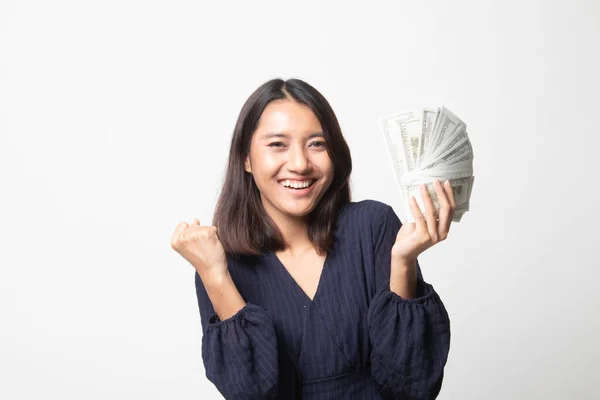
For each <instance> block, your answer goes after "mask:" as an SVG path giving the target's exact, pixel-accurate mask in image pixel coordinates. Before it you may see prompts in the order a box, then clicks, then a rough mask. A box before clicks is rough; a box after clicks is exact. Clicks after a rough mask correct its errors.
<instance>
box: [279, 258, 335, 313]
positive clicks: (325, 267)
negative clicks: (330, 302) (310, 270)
mask: <svg viewBox="0 0 600 400" xmlns="http://www.w3.org/2000/svg"><path fill="white" fill-rule="evenodd" d="M331 251H332V250H330V251H329V252H327V256H326V257H325V261H324V262H323V269H322V270H321V275H320V276H319V282H318V283H317V290H316V291H315V295H314V296H313V298H312V299H311V298H310V297H308V295H307V294H306V292H305V291H304V289H302V287H301V286H300V285H299V284H298V282H296V280H295V279H294V277H293V276H292V275H291V274H290V272H289V271H288V270H287V268H286V267H285V265H283V262H281V260H280V259H279V257H277V254H275V252H270V253H269V256H270V257H271V258H272V259H273V262H274V263H275V265H276V266H277V268H278V269H279V270H280V271H281V273H282V274H283V275H284V276H285V279H286V280H287V281H289V282H290V285H291V286H292V287H293V288H294V291H295V292H297V293H298V295H299V296H300V297H301V298H302V301H305V302H307V303H309V304H314V303H315V302H316V301H317V300H318V299H319V297H321V295H320V293H321V292H322V291H323V290H325V289H324V286H325V279H326V278H327V275H328V274H329V269H330V268H329V266H328V265H329V259H330V256H331Z"/></svg>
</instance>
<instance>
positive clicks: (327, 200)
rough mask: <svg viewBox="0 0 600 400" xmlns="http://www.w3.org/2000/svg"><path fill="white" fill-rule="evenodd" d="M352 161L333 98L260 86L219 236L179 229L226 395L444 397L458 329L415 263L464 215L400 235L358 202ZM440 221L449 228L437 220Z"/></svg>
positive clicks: (213, 370)
mask: <svg viewBox="0 0 600 400" xmlns="http://www.w3.org/2000/svg"><path fill="white" fill-rule="evenodd" d="M351 170H352V162H351V158H350V151H349V149H348V146H347V144H346V141H345V140H344V138H343V136H342V133H341V129H340V126H339V124H338V121H337V118H336V116H335V114H334V112H333V110H332V109H331V107H330V105H329V103H328V102H327V100H326V99H325V98H324V97H323V96H322V95H321V94H320V93H319V92H318V91H317V90H316V89H315V88H313V87H312V86H310V85H309V84H307V83H305V82H303V81H301V80H299V79H290V80H287V81H283V80H281V79H273V80H270V81H268V82H266V83H264V84H263V85H262V86H260V87H259V88H258V89H257V90H256V91H255V92H254V93H253V94H252V95H251V96H250V97H249V98H248V100H247V101H246V103H245V104H244V106H243V108H242V110H241V113H240V116H239V118H238V121H237V124H236V126H235V130H234V133H233V139H232V142H231V149H230V153H229V163H228V166H227V173H226V177H225V182H224V185H223V190H222V192H221V195H220V198H219V200H218V202H217V206H216V210H215V214H214V219H213V226H200V222H199V221H198V219H194V220H193V221H192V222H191V223H190V224H187V223H185V222H182V223H180V224H179V225H178V226H177V228H176V230H175V232H174V234H173V238H172V240H171V246H172V247H173V248H174V249H175V250H176V251H177V252H178V253H179V254H181V255H182V256H183V257H184V258H185V259H186V260H188V261H189V262H190V263H191V264H192V265H193V266H194V268H195V269H196V274H195V284H196V292H197V297H198V306H199V309H200V318H201V323H202V328H203V337H202V358H203V361H204V365H205V369H206V375H207V377H208V379H209V380H210V381H212V382H213V383H214V384H215V386H216V387H217V389H218V390H219V391H220V392H221V393H222V394H223V396H225V398H228V399H256V398H272V399H278V398H281V399H293V398H303V399H381V398H389V399H433V398H435V397H437V395H438V393H439V391H440V388H441V384H442V378H443V369H444V365H445V363H446V360H447V357H448V352H449V346H450V322H449V319H448V314H447V312H446V310H445V308H444V305H443V303H442V301H441V300H440V298H439V297H438V295H437V293H436V292H435V291H434V289H433V287H432V286H431V285H430V284H428V283H426V282H425V281H424V280H423V277H422V274H421V269H420V266H419V264H418V262H417V256H418V255H419V254H421V253H422V252H423V251H424V250H426V249H427V248H429V247H431V246H432V245H434V244H435V243H438V242H440V241H442V240H444V239H445V238H446V236H447V234H448V231H449V228H450V223H451V221H452V215H453V212H454V209H455V203H454V197H453V193H452V190H451V188H450V186H449V183H448V182H445V183H444V184H443V185H442V184H441V183H439V182H437V183H436V186H435V190H436V194H437V197H438V200H439V202H440V204H441V210H440V212H439V216H438V217H436V215H435V209H434V206H433V203H432V201H431V197H430V196H429V193H428V192H427V190H426V188H425V187H424V185H422V187H421V190H422V196H423V198H424V199H425V210H424V214H423V213H422V212H421V210H420V209H419V207H418V205H417V203H416V201H414V199H411V209H412V212H413V214H414V216H415V223H407V224H404V225H402V224H401V223H400V220H399V219H398V217H397V216H396V214H395V213H394V211H393V209H392V208H391V207H390V206H388V205H386V204H384V203H381V202H378V201H374V200H365V201H361V202H351V201H350V188H349V177H350V172H351ZM438 218H439V220H438Z"/></svg>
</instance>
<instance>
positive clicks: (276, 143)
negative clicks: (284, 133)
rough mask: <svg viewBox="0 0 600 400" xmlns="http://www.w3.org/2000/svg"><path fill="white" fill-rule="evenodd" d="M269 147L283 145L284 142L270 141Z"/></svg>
mask: <svg viewBox="0 0 600 400" xmlns="http://www.w3.org/2000/svg"><path fill="white" fill-rule="evenodd" d="M269 147H283V143H282V142H273V143H269Z"/></svg>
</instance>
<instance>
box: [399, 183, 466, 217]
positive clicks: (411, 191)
mask: <svg viewBox="0 0 600 400" xmlns="http://www.w3.org/2000/svg"><path fill="white" fill-rule="evenodd" d="M421 183H425V185H426V187H427V191H428V192H429V196H430V197H431V200H432V201H433V206H434V208H435V213H436V216H439V210H440V203H439V200H438V198H437V193H436V191H435V187H434V184H433V182H427V181H424V182H419V183H417V182H413V184H410V185H403V186H402V191H403V194H404V199H405V200H404V201H405V205H404V206H405V209H406V211H407V213H406V215H407V216H408V222H414V216H413V215H412V211H411V210H410V204H409V203H408V201H409V200H410V197H411V196H414V197H415V200H417V204H418V206H419V208H420V209H421V212H423V213H425V203H424V202H423V199H422V197H421V190H420V188H419V186H420V184H421ZM472 184H473V177H472V176H471V177H464V178H455V179H450V186H451V187H452V193H453V194H454V201H455V203H456V211H458V212H461V211H463V210H464V211H466V210H468V202H469V196H470V193H471V187H472ZM456 211H455V213H456Z"/></svg>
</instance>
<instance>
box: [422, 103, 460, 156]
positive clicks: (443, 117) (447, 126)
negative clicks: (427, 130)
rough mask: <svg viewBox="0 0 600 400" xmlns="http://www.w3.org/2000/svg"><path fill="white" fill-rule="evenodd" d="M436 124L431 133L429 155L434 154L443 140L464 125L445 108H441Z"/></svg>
mask: <svg viewBox="0 0 600 400" xmlns="http://www.w3.org/2000/svg"><path fill="white" fill-rule="evenodd" d="M438 121H439V122H438V123H437V124H436V127H435V130H434V132H433V139H432V141H431V143H430V144H429V148H428V149H429V150H428V151H429V153H431V154H435V153H436V150H437V149H438V148H439V147H440V145H441V144H442V143H443V142H444V140H445V139H446V138H448V137H450V135H452V134H453V133H454V132H455V131H456V129H457V128H458V127H459V126H461V125H464V122H462V121H461V120H460V119H459V118H458V117H457V116H456V115H454V114H453V113H452V112H451V111H450V110H448V109H447V108H446V107H442V109H441V111H440V115H439V116H438Z"/></svg>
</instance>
